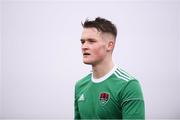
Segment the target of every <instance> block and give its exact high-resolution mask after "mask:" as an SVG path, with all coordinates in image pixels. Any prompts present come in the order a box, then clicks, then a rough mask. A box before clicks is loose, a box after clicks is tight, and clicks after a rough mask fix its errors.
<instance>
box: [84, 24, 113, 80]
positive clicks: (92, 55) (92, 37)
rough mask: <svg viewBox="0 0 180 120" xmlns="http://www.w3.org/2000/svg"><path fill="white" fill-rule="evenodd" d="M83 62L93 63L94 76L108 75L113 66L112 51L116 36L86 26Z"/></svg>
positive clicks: (96, 77)
mask: <svg viewBox="0 0 180 120" xmlns="http://www.w3.org/2000/svg"><path fill="white" fill-rule="evenodd" d="M81 44H82V45H81V49H82V54H83V62H84V63H85V64H89V65H92V72H93V77H94V78H95V79H98V78H100V77H102V76H104V75H106V74H107V73H108V72H109V71H110V70H111V69H112V68H113V67H114V63H113V60H112V51H113V49H114V45H115V38H114V36H113V35H112V34H110V33H102V32H100V31H98V30H97V29H96V28H94V27H92V28H84V29H83V32H82V35H81Z"/></svg>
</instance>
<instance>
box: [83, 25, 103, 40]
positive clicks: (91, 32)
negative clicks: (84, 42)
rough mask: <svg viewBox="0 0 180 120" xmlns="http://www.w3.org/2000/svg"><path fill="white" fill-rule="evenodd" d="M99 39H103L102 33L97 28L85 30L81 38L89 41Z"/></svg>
mask: <svg viewBox="0 0 180 120" xmlns="http://www.w3.org/2000/svg"><path fill="white" fill-rule="evenodd" d="M97 37H101V32H99V31H98V30H97V29H96V28H94V27H92V28H84V29H83V32H82V36H81V38H83V39H88V38H97Z"/></svg>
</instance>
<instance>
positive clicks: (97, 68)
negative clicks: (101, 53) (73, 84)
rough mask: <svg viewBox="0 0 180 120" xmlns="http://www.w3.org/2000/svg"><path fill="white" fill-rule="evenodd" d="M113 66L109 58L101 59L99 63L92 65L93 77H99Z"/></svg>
mask: <svg viewBox="0 0 180 120" xmlns="http://www.w3.org/2000/svg"><path fill="white" fill-rule="evenodd" d="M113 67H114V63H113V61H112V59H111V60H107V61H103V62H101V63H99V64H96V65H92V72H93V77H94V78H95V79H98V78H101V77H103V76H104V75H106V74H107V73H108V72H109V71H111V70H112V68H113Z"/></svg>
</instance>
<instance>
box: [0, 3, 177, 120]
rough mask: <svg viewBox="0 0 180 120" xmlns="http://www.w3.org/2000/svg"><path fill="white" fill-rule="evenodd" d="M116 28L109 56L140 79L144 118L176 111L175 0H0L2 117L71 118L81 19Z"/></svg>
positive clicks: (79, 72) (84, 68)
mask: <svg viewBox="0 0 180 120" xmlns="http://www.w3.org/2000/svg"><path fill="white" fill-rule="evenodd" d="M97 16H100V17H104V18H106V19H109V20H111V21H112V22H113V23H114V24H116V26H117V28H118V37H117V44H116V48H115V50H114V61H115V62H116V64H118V66H120V67H121V68H122V69H124V70H125V71H127V72H128V73H130V74H131V75H133V76H135V77H136V78H137V79H138V80H139V81H140V83H141V86H142V89H143V93H144V99H145V105H146V106H145V107H146V118H147V119H178V118H179V119H180V102H179V101H180V1H179V0H87V1H83V0H0V118H1V119H6V120H7V119H16V120H19V119H49V120H53V119H73V109H74V106H73V105H74V104H73V102H74V85H75V83H76V81H78V80H79V79H81V78H82V77H83V76H85V75H86V74H88V73H89V72H90V71H91V66H88V65H84V64H83V63H82V55H81V49H80V47H81V44H80V37H81V32H82V27H81V22H83V21H85V20H86V19H87V18H89V19H94V18H95V17H97Z"/></svg>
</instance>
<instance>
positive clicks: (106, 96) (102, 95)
mask: <svg viewBox="0 0 180 120" xmlns="http://www.w3.org/2000/svg"><path fill="white" fill-rule="evenodd" d="M109 99H110V95H109V93H106V92H102V93H100V95H99V100H100V104H101V105H105V104H106V103H107V102H108V101H109Z"/></svg>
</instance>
